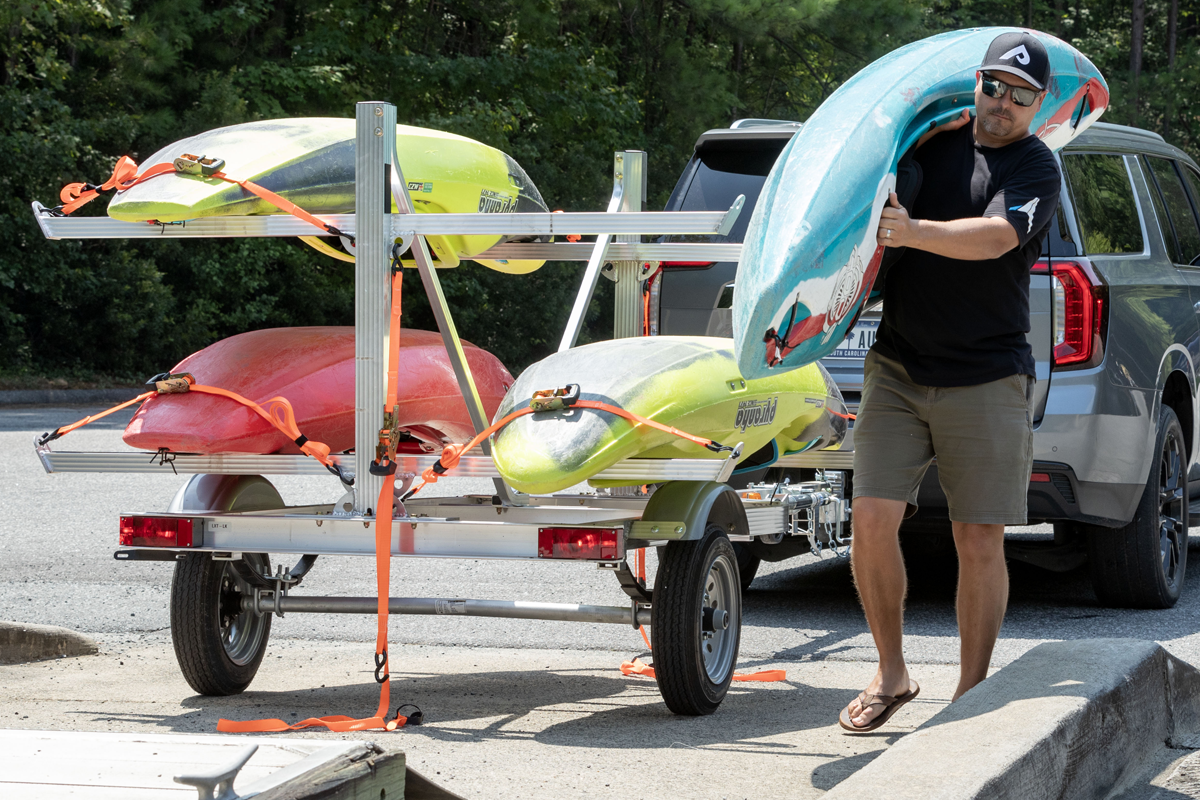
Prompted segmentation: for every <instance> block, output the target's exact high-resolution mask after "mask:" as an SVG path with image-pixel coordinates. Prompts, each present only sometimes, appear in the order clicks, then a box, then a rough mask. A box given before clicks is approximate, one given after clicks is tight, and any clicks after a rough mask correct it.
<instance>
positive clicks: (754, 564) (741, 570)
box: [733, 542, 762, 593]
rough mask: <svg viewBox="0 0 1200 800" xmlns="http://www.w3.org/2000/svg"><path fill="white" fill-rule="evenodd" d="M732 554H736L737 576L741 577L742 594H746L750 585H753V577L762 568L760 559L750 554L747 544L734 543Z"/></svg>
mask: <svg viewBox="0 0 1200 800" xmlns="http://www.w3.org/2000/svg"><path fill="white" fill-rule="evenodd" d="M733 552H735V553H737V562H738V575H739V576H741V582H742V592H743V593H744V592H748V591H750V584H752V583H754V576H755V575H757V574H758V568H759V567H760V566H762V559H761V558H759V557H758V556H757V555H755V554H754V553H753V552H751V550H750V548H749V547H748V546H747V543H744V542H736V543H734V545H733Z"/></svg>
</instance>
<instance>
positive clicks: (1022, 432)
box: [839, 32, 1061, 733]
mask: <svg viewBox="0 0 1200 800" xmlns="http://www.w3.org/2000/svg"><path fill="white" fill-rule="evenodd" d="M1049 80H1050V59H1049V57H1048V56H1047V54H1046V50H1045V48H1044V47H1043V46H1042V45H1041V43H1040V42H1038V40H1037V38H1036V37H1035V36H1033V35H1032V34H1030V33H1027V32H1019V33H1006V34H1002V35H1001V36H999V37H997V38H996V39H995V40H994V41H993V42H992V44H991V45H990V46H989V47H988V50H987V54H986V56H985V57H984V59H983V66H982V67H981V68H980V71H979V72H978V73H976V84H975V110H976V117H975V119H974V120H972V119H971V117H970V115H969V113H968V112H967V111H964V112H963V114H962V116H961V117H959V118H958V119H956V120H954V121H953V122H950V123H947V124H945V125H942V126H939V127H938V128H936V129H934V130H933V131H930V132H929V133H928V134H926V135H925V136H924V137H922V139H921V140H920V141H919V142H918V144H917V148H918V149H917V151H916V153H915V155H914V160H915V161H916V162H917V163H918V164H919V165H920V167H921V171H922V173H923V181H922V183H921V187H920V190H919V191H918V193H917V196H916V199H915V201H914V202H913V203H912V206H913V213H912V215H911V216H910V215H909V212H908V211H907V210H906V209H904V208H902V207H901V206H900V203H899V202H898V200H897V197H896V195H895V194H894V193H893V194H892V195H891V198H890V201H889V204H888V207H887V208H885V209H884V210H883V214H882V217H881V219H880V221H879V230H878V231H877V241H878V242H879V244H881V245H884V246H886V247H904V248H907V252H906V253H905V255H904V256H903V258H901V259H900V260H899V261H898V262H896V263H895V264H894V265H893V266H892V267H891V269H890V271H889V272H888V274H887V276H886V278H885V281H884V289H883V322H882V324H881V325H880V327H879V332H878V335H877V339H876V343H875V346H874V347H873V348H872V349H871V351H870V353H869V354H868V355H867V359H866V362H865V367H864V378H863V394H862V403H861V405H860V408H859V412H858V419H857V421H856V423H855V429H854V443H855V452H854V501H853V507H854V537H853V546H852V568H853V573H854V580H855V584H856V586H857V588H858V592H859V597H860V598H861V600H862V605H863V610H864V611H865V612H866V617H867V622H868V624H869V625H870V627H871V634H872V636H873V637H874V640H875V647H876V649H877V650H878V651H879V669H878V671H877V673H876V675H875V678H874V679H873V680H872V681H871V683H870V685H868V686H867V689H866V691H864V692H863V693H862V694H861V695H859V697H858V698H857V699H855V700H854V701H853V702H851V703H850V705H849V706H847V707H846V709H845V710H844V711H843V712H842V714H841V717H840V720H839V721H840V723H841V725H842V727H843V728H845V729H847V730H849V731H852V732H855V733H863V732H866V731H870V730H874V729H876V728H878V727H879V726H880V725H882V724H883V723H885V722H886V721H887V720H888V718H890V717H891V715H892V714H893V713H894V712H895V711H896V710H897V709H898V708H900V706H902V705H904V704H905V703H907V702H908V701H909V700H911V699H912V698H913V697H916V695H917V692H918V691H919V687H918V686H917V683H916V682H915V681H913V680H912V679H911V678H910V677H909V673H908V668H907V666H906V665H905V662H904V654H903V641H902V640H903V616H904V597H905V592H906V584H905V573H904V561H903V558H902V556H901V553H900V539H899V529H900V523H901V521H902V520H903V519H905V518H906V517H908V516H911V515H912V514H913V513H915V511H916V502H917V487H918V486H919V485H920V483H921V479H922V477H923V476H924V474H925V472H926V470H927V469H928V467H929V465H930V463H931V461H932V460H933V458H935V457H936V458H937V463H938V478H939V480H940V482H941V485H942V489H943V490H944V491H945V493H946V498H947V500H948V502H949V512H950V520H951V523H952V526H953V531H954V544H955V547H956V548H957V550H958V560H959V577H958V598H957V610H958V628H959V636H960V637H961V651H960V652H961V672H960V677H959V683H958V688H957V689H956V690H955V692H954V699H955V700H957V699H958V698H959V697H960V696H962V694H963V693H964V692H966V691H967V690H968V689H970V688H971V687H972V686H974V685H975V684H977V683H979V682H980V681H982V680H983V679H984V678H986V677H987V671H988V665H989V662H990V661H991V656H992V648H993V647H994V645H995V643H996V638H997V636H998V635H999V633H1000V625H1001V622H1002V621H1003V619H1004V611H1005V606H1006V605H1007V602H1008V571H1007V568H1006V566H1005V562H1004V526H1005V525H1023V524H1025V522H1026V492H1027V490H1028V486H1029V476H1030V470H1031V468H1032V459H1033V428H1032V423H1033V404H1032V398H1033V384H1034V362H1033V354H1032V352H1031V350H1030V347H1029V344H1028V343H1027V342H1026V340H1025V334H1026V333H1027V332H1028V331H1029V268H1030V267H1031V266H1032V265H1033V263H1034V262H1035V261H1036V260H1037V258H1038V256H1039V254H1040V251H1041V242H1042V240H1043V238H1044V236H1045V233H1046V230H1047V228H1048V227H1049V224H1050V220H1051V219H1052V217H1053V216H1054V213H1055V211H1056V209H1057V207H1058V200H1059V190H1060V185H1061V184H1060V176H1059V172H1058V166H1057V164H1056V163H1055V161H1054V157H1053V156H1052V155H1051V153H1050V150H1049V148H1047V147H1046V145H1045V144H1043V143H1042V142H1041V140H1040V139H1038V138H1037V137H1035V136H1033V135H1032V134H1031V133H1030V131H1029V126H1030V123H1031V122H1032V121H1033V118H1034V115H1036V114H1037V112H1038V110H1039V109H1040V108H1041V105H1042V100H1043V98H1044V96H1045V90H1046V87H1047V84H1048V83H1049Z"/></svg>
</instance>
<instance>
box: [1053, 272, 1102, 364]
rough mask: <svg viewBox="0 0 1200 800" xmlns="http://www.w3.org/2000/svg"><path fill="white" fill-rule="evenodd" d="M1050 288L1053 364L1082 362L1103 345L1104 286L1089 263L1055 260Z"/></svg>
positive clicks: (1089, 358)
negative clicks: (1051, 290) (1051, 299)
mask: <svg viewBox="0 0 1200 800" xmlns="http://www.w3.org/2000/svg"><path fill="white" fill-rule="evenodd" d="M1051 286H1052V288H1053V289H1054V366H1056V367H1063V366H1069V365H1072V364H1086V363H1088V362H1090V361H1091V360H1092V357H1093V356H1095V355H1097V354H1099V353H1100V351H1101V349H1102V348H1103V344H1102V339H1101V326H1102V323H1103V320H1104V285H1103V284H1102V283H1101V282H1100V280H1099V279H1098V278H1097V277H1096V276H1095V274H1094V273H1093V272H1092V270H1091V265H1089V264H1086V263H1081V262H1075V261H1056V262H1054V264H1053V266H1052V268H1051Z"/></svg>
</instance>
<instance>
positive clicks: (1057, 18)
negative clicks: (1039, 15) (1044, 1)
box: [1054, 0, 1064, 39]
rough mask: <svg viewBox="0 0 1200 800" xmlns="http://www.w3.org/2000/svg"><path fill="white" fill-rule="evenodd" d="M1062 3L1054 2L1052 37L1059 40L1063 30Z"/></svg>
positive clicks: (1061, 1) (1060, 0)
mask: <svg viewBox="0 0 1200 800" xmlns="http://www.w3.org/2000/svg"><path fill="white" fill-rule="evenodd" d="M1063 2H1064V0H1054V35H1055V36H1057V37H1058V38H1060V39H1061V38H1062V28H1063Z"/></svg>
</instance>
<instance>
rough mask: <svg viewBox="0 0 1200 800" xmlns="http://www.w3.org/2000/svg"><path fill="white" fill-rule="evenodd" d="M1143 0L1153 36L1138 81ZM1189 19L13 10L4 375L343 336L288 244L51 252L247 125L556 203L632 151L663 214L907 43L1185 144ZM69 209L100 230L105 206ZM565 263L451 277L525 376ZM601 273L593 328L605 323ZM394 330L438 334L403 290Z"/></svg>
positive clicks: (395, 2)
mask: <svg viewBox="0 0 1200 800" xmlns="http://www.w3.org/2000/svg"><path fill="white" fill-rule="evenodd" d="M1133 3H1142V7H1144V9H1145V20H1146V22H1145V28H1146V30H1145V35H1144V37H1143V40H1144V42H1145V45H1144V51H1143V53H1142V58H1141V62H1140V65H1139V69H1138V71H1137V72H1136V74H1135V72H1134V70H1133V69H1132V67H1133V65H1132V64H1131V51H1130V48H1131V45H1132V32H1131V23H1130V20H1131V19H1132V16H1131V15H1132V8H1133V5H1132V4H1133ZM1198 3H1200V0H1175V5H1174V8H1175V11H1174V12H1173V11H1172V0H644V1H640V0H632V1H631V0H493V1H492V2H488V3H480V2H478V1H477V0H476V1H475V2H471V1H470V0H388V1H387V2H382V3H363V2H359V1H358V0H355V1H354V2H351V1H350V0H321V1H320V2H316V0H171V2H164V1H163V0H8V2H6V3H4V4H0V32H3V34H4V35H3V36H2V37H0V224H3V225H4V227H5V229H6V230H7V231H8V232H9V245H8V247H7V248H5V250H4V251H3V252H2V253H0V373H7V374H12V373H21V372H26V373H37V374H45V373H55V374H70V373H77V374H85V373H89V372H99V373H106V374H110V375H128V376H134V375H141V374H146V373H151V372H157V371H160V370H162V369H166V368H169V367H170V366H172V365H173V364H174V363H176V362H177V361H178V360H179V359H180V358H182V357H183V356H185V355H187V354H188V353H190V352H193V351H195V350H197V349H199V348H201V347H204V346H206V345H207V344H209V343H211V342H213V341H215V340H217V339H219V338H222V337H225V336H229V335H232V334H234V333H237V332H240V331H244V330H250V329H255V328H263V327H271V326H285V325H318V324H350V323H351V320H352V291H351V282H352V269H351V268H350V267H349V265H346V264H342V263H340V262H334V261H331V260H329V259H326V258H324V257H323V256H320V255H317V254H315V253H314V252H312V251H310V250H308V249H307V248H305V247H303V245H301V244H299V243H296V242H291V241H276V240H269V241H266V240H261V241H260V240H245V241H240V240H239V241H229V240H226V241H199V242H186V243H185V242H178V241H169V242H155V241H138V242H126V241H103V240H100V241H81V242H80V241H63V242H48V241H46V240H45V239H44V238H43V237H42V236H41V234H40V232H39V230H38V228H37V226H36V224H35V222H34V220H33V217H32V215H31V214H30V209H29V203H30V201H32V200H40V201H42V202H43V203H45V204H47V205H52V204H53V203H54V202H56V200H55V198H56V196H57V192H58V190H59V188H60V187H61V186H63V185H64V184H66V183H69V182H73V181H79V180H90V181H93V182H99V181H101V180H103V179H104V178H106V177H107V176H108V175H109V173H110V172H111V169H112V166H113V164H114V162H115V160H116V158H117V157H118V156H120V155H124V154H129V155H131V156H132V157H133V158H135V160H136V159H139V158H143V157H145V156H147V155H149V154H150V153H152V152H154V151H155V150H157V149H158V148H160V147H161V146H163V145H164V144H167V143H169V142H172V141H175V140H178V139H181V138H183V137H185V136H188V135H191V134H194V133H197V132H200V131H204V130H208V129H211V128H214V127H218V126H221V125H229V124H235V123H239V122H245V121H249V120H257V119H270V118H274V117H286V116H351V115H352V114H353V107H354V103H355V102H356V101H358V100H363V99H384V100H390V101H392V102H394V103H395V104H396V105H397V107H398V109H399V113H400V118H401V121H403V122H406V123H409V124H414V125H421V126H426V127H431V128H438V129H442V130H449V131H453V132H456V133H460V134H463V135H466V136H470V137H472V138H475V139H478V140H480V141H483V142H486V143H487V144H490V145H492V146H495V147H498V148H500V149H502V150H504V151H506V152H508V153H509V154H511V155H512V156H513V157H514V158H516V159H517V160H518V161H519V162H520V163H521V164H522V165H523V166H524V167H525V169H526V170H527V171H528V172H529V174H530V176H531V177H532V178H533V180H534V182H535V183H536V184H537V185H538V187H539V188H540V189H541V191H542V194H543V195H544V196H545V198H546V199H547V201H548V202H549V203H550V204H551V206H552V207H555V208H563V209H567V210H595V209H599V208H602V207H603V205H604V203H605V201H606V199H607V196H608V192H609V187H610V185H611V177H610V176H611V164H612V152H613V151H614V150H621V149H645V150H647V151H648V152H649V154H650V198H651V199H650V203H649V205H650V206H651V207H655V206H657V207H661V206H662V204H663V203H664V202H665V201H666V199H667V196H668V195H669V193H670V191H671V188H672V187H673V185H674V182H675V179H676V177H677V176H678V174H679V172H680V170H681V168H682V167H683V165H684V164H685V163H686V160H687V158H688V157H689V156H690V153H691V148H692V144H693V142H694V141H695V138H696V136H697V135H698V134H699V133H701V132H702V131H704V130H705V129H706V128H709V127H716V126H724V125H727V124H729V122H731V121H732V120H734V119H737V118H739V117H774V118H784V119H804V118H806V117H807V116H808V114H810V113H811V112H812V110H813V109H815V108H816V107H817V106H818V105H820V103H821V102H822V101H823V100H824V99H825V98H826V97H828V96H829V94H830V93H831V92H832V91H833V90H834V89H835V88H837V86H838V85H839V84H840V83H841V82H843V81H844V80H846V79H847V78H848V77H849V76H851V75H853V74H854V73H855V72H856V71H857V70H858V69H860V68H861V67H862V66H864V65H865V64H867V63H869V62H870V61H871V60H873V59H874V58H876V57H878V56H879V55H882V54H883V53H885V52H888V51H890V50H892V49H894V48H896V47H898V46H900V45H902V44H904V43H907V42H909V41H913V40H915V39H917V38H920V37H922V36H927V35H930V34H932V33H935V32H938V31H941V30H947V29H952V28H958V27H964V26H973V25H1006V24H1020V25H1032V26H1033V27H1037V28H1040V29H1042V30H1045V31H1048V32H1050V33H1055V34H1057V35H1059V36H1062V37H1063V38H1065V39H1067V40H1069V41H1071V42H1072V43H1074V44H1075V45H1076V46H1077V47H1079V48H1080V49H1081V50H1083V51H1084V52H1085V53H1087V54H1088V55H1089V56H1090V57H1092V58H1093V59H1094V60H1095V61H1096V63H1097V65H1098V66H1099V67H1100V68H1101V69H1102V71H1103V72H1104V73H1105V75H1106V76H1107V77H1108V79H1109V82H1110V84H1111V85H1112V88H1113V99H1114V103H1113V107H1112V109H1111V111H1110V112H1109V115H1108V119H1110V120H1112V121H1117V122H1125V123H1129V124H1136V125H1140V126H1142V127H1147V128H1150V129H1152V130H1158V131H1160V132H1162V133H1163V134H1164V135H1166V136H1168V138H1169V139H1170V140H1171V141H1173V142H1175V143H1178V144H1180V145H1181V146H1183V147H1185V148H1186V149H1188V150H1190V151H1192V152H1193V153H1198V152H1200V141H1197V137H1200V119H1198V118H1197V115H1198V114H1200V109H1198V108H1197V107H1196V104H1195V103H1194V102H1193V100H1192V98H1193V96H1194V95H1195V87H1197V85H1200V47H1198V46H1197V43H1198V42H1200V38H1198V34H1200V29H1198V20H1200V5H1198ZM1172 15H1173V16H1174V19H1175V24H1174V25H1173V26H1172V25H1171V18H1172ZM1172 28H1173V29H1174V33H1175V35H1174V41H1175V43H1176V44H1175V47H1174V50H1173V51H1172V49H1171V45H1170V42H1171V40H1172V37H1171V36H1170V30H1171V29H1172ZM79 213H84V214H103V213H104V209H103V201H102V200H98V201H96V202H94V203H93V204H92V206H89V207H88V208H87V209H85V210H84V211H82V212H79ZM580 272H581V268H580V266H579V265H572V264H548V265H547V266H546V267H544V268H542V269H541V270H539V271H537V272H535V273H533V274H531V275H528V276H508V275H501V274H498V273H495V272H492V271H490V270H487V269H484V268H482V267H479V266H475V265H472V264H470V263H469V262H468V263H467V264H465V265H464V266H463V267H461V268H459V269H456V270H451V271H447V272H443V273H442V276H443V282H444V284H445V288H446V292H447V294H448V296H449V298H450V300H451V302H452V303H453V305H454V308H455V312H456V315H457V319H458V322H459V328H460V330H461V331H462V332H463V334H464V336H465V337H467V338H468V339H471V340H472V341H474V342H475V343H476V344H479V345H480V346H483V347H485V348H488V349H490V350H492V351H493V352H494V353H495V354H496V355H497V356H499V357H500V358H501V360H503V361H504V362H505V363H506V364H507V365H508V366H509V367H510V369H512V370H513V371H514V372H516V371H519V370H520V369H521V368H523V367H524V366H525V365H527V364H528V363H530V362H531V361H533V360H535V359H537V358H541V357H543V356H544V355H546V354H547V353H548V352H550V351H551V350H552V349H553V347H554V344H555V342H556V341H557V339H558V336H559V334H560V332H561V330H562V326H563V323H564V321H565V318H566V314H567V311H568V309H569V306H570V301H571V298H572V297H573V295H574V292H575V288H576V286H577V284H578V281H579V278H580ZM601 283H602V286H601V291H600V292H598V298H597V300H596V301H594V303H593V308H592V309H591V312H590V316H589V322H590V325H591V328H590V330H591V332H592V335H602V334H603V332H604V331H606V330H607V329H608V327H609V326H610V325H611V307H610V304H611V289H610V286H607V285H603V284H606V282H603V281H602V282H601ZM606 290H607V291H608V294H607V295H606V294H605V291H606ZM606 302H607V303H608V304H609V305H608V306H606ZM404 322H405V324H406V325H412V326H416V327H424V328H432V327H433V320H432V317H431V315H430V312H429V308H428V303H427V302H426V301H425V299H424V296H423V292H422V291H421V288H420V282H419V281H418V280H416V276H415V275H406V281H405V320H404Z"/></svg>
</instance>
